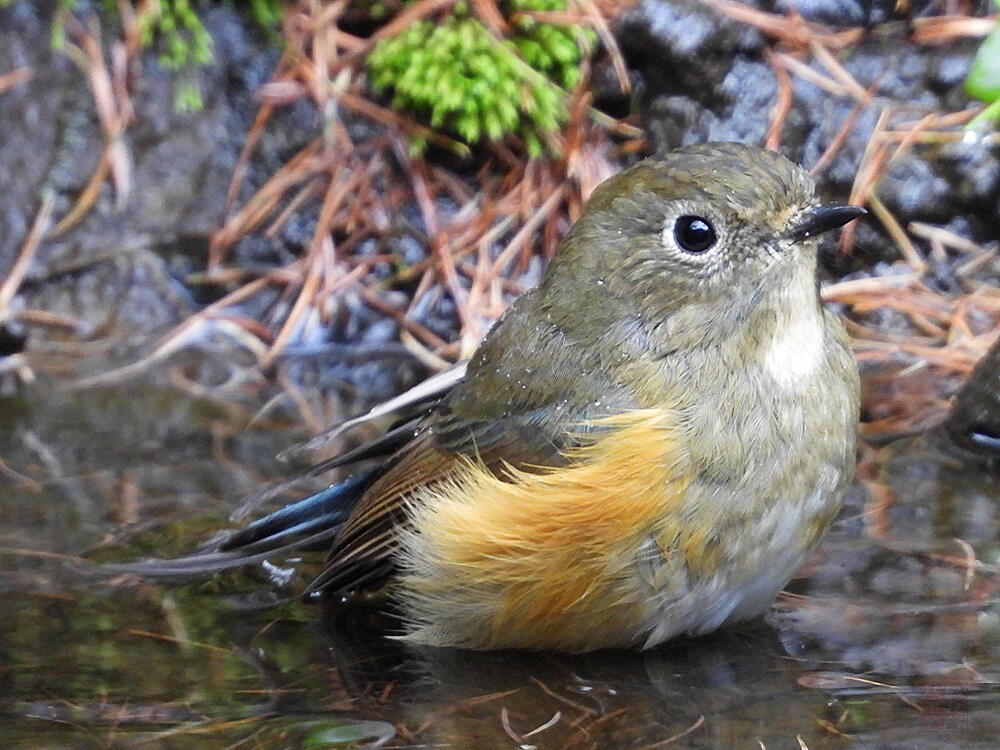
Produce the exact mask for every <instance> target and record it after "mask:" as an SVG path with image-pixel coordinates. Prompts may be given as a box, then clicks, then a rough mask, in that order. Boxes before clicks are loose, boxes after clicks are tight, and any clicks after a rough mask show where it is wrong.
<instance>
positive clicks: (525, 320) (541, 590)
mask: <svg viewBox="0 0 1000 750" xmlns="http://www.w3.org/2000/svg"><path fill="white" fill-rule="evenodd" d="M864 214H865V210H864V209H862V208H860V207H857V206H851V205H841V204H825V203H822V202H820V201H819V199H818V198H817V195H816V186H815V183H814V181H813V179H812V178H811V177H810V176H809V174H808V173H807V172H806V171H805V170H804V169H802V168H801V167H799V166H798V165H796V164H794V163H793V162H791V161H789V160H788V159H786V158H785V157H783V156H781V155H779V154H778V153H776V152H773V151H769V150H765V149H762V148H759V147H756V146H752V145H746V144H737V143H721V142H719V143H704V144H698V145H692V146H686V147H682V148H678V149H676V150H673V151H670V152H667V153H664V154H662V155H659V156H656V157H650V158H648V159H645V160H643V161H640V162H638V163H636V164H635V165H633V166H631V167H629V168H627V169H625V170H623V171H621V172H620V173H618V174H617V175H615V176H613V177H611V178H610V179H608V180H606V181H605V182H604V183H602V184H601V185H600V186H598V187H597V188H596V189H595V191H594V192H593V194H592V196H591V197H590V199H589V201H588V202H587V204H586V206H585V208H584V211H583V212H582V215H581V216H580V218H579V219H578V220H577V221H576V223H575V224H574V225H573V226H572V227H571V229H570V230H569V231H568V233H567V234H566V236H565V237H564V238H563V240H562V242H561V244H560V246H559V248H558V250H557V252H556V254H555V255H554V257H553V259H552V261H551V263H550V265H549V267H548V269H547V270H546V273H545V274H544V276H543V278H542V280H541V281H540V283H539V284H538V286H536V287H535V288H533V289H531V290H529V291H527V292H525V293H524V294H523V295H521V296H520V297H518V298H517V299H516V300H514V302H513V303H512V304H511V305H510V307H509V308H508V310H507V311H506V312H505V313H504V314H503V315H502V316H501V317H500V318H499V319H498V320H497V321H496V323H495V324H494V325H493V327H492V328H491V329H490V330H489V331H488V332H487V334H486V336H485V337H484V339H483V341H482V343H481V344H480V345H479V347H478V349H477V350H476V351H475V352H474V354H473V355H472V357H471V358H470V359H469V360H468V361H467V362H465V363H463V364H461V365H459V366H457V367H456V368H454V369H453V370H452V371H450V372H446V373H445V374H443V375H439V376H436V377H435V378H432V380H431V381H430V382H429V383H428V384H427V385H425V386H423V387H418V390H416V391H415V392H414V393H413V394H411V395H410V396H409V397H405V396H404V397H402V398H400V399H397V401H396V402H394V403H391V404H389V405H387V407H386V408H383V409H381V410H376V412H377V413H378V414H383V413H385V412H393V411H395V412H397V414H402V415H403V416H400V417H399V418H398V420H397V422H396V423H395V424H394V425H393V426H392V427H391V428H390V429H388V430H387V431H386V432H385V433H384V434H383V435H381V436H380V437H378V438H375V439H374V440H372V441H370V442H368V443H365V444H363V445H361V446H359V447H357V448H355V449H353V450H351V451H348V452H347V453H345V454H343V455H341V456H339V457H337V458H335V459H334V460H332V461H330V462H328V463H327V465H326V467H327V468H329V467H333V466H349V465H353V464H359V465H360V466H361V468H359V469H358V470H356V471H355V472H354V473H353V474H351V475H349V476H348V477H347V478H346V479H344V480H342V481H340V482H338V483H336V484H333V485H332V486H330V487H329V488H327V489H326V490H323V491H321V492H319V493H317V494H316V495H314V496H312V497H309V498H306V499H305V500H301V501H299V502H297V503H293V504H292V505H290V506H287V507H285V508H283V509H281V510H278V511H276V512H275V513H272V514H271V515H269V516H266V517H264V518H262V519H259V520H257V521H254V522H252V523H251V524H249V525H248V526H246V527H245V528H243V529H241V530H238V531H235V532H233V533H230V534H229V535H228V536H226V537H225V538H224V539H223V540H222V541H221V542H219V543H218V544H217V545H216V546H215V547H214V548H213V549H211V550H208V551H204V552H202V553H199V554H195V555H192V556H190V557H188V558H181V559H179V560H176V561H165V562H166V563H167V564H166V565H165V566H164V565H161V566H159V567H156V566H150V567H147V568H146V570H147V572H150V571H156V570H158V571H159V572H165V573H167V574H169V573H170V572H175V573H176V572H184V571H186V572H195V573H203V572H208V571H212V570H218V569H222V568H227V567H233V566H236V565H244V564H249V563H251V562H255V561H260V560H265V559H269V558H272V557H274V556H275V555H279V554H281V553H285V552H287V551H289V550H292V549H298V548H300V547H305V546H314V545H316V544H317V543H319V544H321V545H323V546H325V547H326V548H327V549H328V551H327V555H326V559H325V561H324V563H323V567H322V570H321V572H320V573H319V574H318V577H317V578H316V579H315V580H314V581H313V583H312V584H311V585H310V586H309V592H320V593H321V594H322V596H324V597H326V598H327V599H337V600H340V599H350V597H351V596H353V595H357V594H360V593H365V592H378V593H379V596H380V598H379V601H384V602H385V604H384V606H385V608H386V610H387V611H389V612H391V614H392V616H393V618H394V620H395V621H396V622H397V623H398V626H397V628H396V631H395V633H394V634H393V635H392V636H391V637H395V638H399V639H402V640H403V641H406V642H409V643H412V644H416V645H420V646H429V647H454V648H464V649H505V648H517V649H526V650H543V651H561V652H586V651H593V650H596V649H605V648H621V649H648V648H653V647H655V646H658V645H660V644H662V643H664V642H666V641H668V640H670V639H672V638H675V637H679V636H698V635H701V634H704V633H708V632H711V631H713V630H716V629H717V628H720V627H722V626H724V625H729V624H731V623H735V622H739V621H742V620H747V619H751V618H754V617H757V616H759V615H760V614H762V613H763V612H765V611H766V610H767V609H768V607H769V606H770V604H771V602H772V601H773V600H774V598H775V597H776V596H777V594H778V593H779V592H780V590H781V589H782V588H783V587H784V586H785V584H786V583H787V582H788V581H789V580H790V579H791V577H792V576H793V575H794V574H795V573H796V571H797V570H798V569H799V568H800V567H801V566H802V564H803V563H804V562H805V561H806V559H807V558H808V556H809V555H810V553H811V551H812V550H813V549H814V548H815V547H816V545H817V543H818V542H819V540H820V537H821V535H822V534H823V532H824V530H825V529H826V528H827V526H828V525H829V524H830V523H831V521H832V519H833V518H834V517H835V516H836V515H837V513H838V511H839V509H840V507H841V505H842V502H843V498H844V495H845V492H846V490H847V488H848V486H849V484H850V482H851V480H852V477H853V473H854V466H855V459H856V456H855V451H856V446H855V440H856V427H857V422H858V419H859V390H860V386H859V379H858V370H857V365H856V362H855V360H854V357H853V355H852V353H851V349H850V345H849V340H848V337H847V334H846V333H845V330H844V328H843V326H842V324H841V323H840V321H839V319H838V317H837V316H836V314H835V313H834V312H833V311H830V310H827V309H825V308H824V307H823V305H822V303H821V299H820V294H819V281H818V270H817V269H818V239H817V238H818V236H819V235H821V234H823V233H825V232H828V231H831V230H834V229H837V228H838V227H841V226H843V225H845V224H846V223H847V222H849V221H851V220H853V219H856V218H858V217H860V216H862V215H864ZM398 407H403V408H398ZM170 563H173V564H172V565H171V564H170Z"/></svg>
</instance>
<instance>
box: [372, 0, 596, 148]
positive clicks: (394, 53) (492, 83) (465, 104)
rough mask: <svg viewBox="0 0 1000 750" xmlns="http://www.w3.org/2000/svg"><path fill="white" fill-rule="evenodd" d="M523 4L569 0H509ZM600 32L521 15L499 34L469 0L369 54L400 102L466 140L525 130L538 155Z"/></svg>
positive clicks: (380, 81) (508, 7)
mask: <svg viewBox="0 0 1000 750" xmlns="http://www.w3.org/2000/svg"><path fill="white" fill-rule="evenodd" d="M499 9H500V11H501V12H502V13H504V14H505V15H506V16H507V17H508V18H511V17H512V16H514V15H515V13H516V12H517V11H525V10H541V11H549V10H551V11H563V10H565V9H566V2H565V0H510V1H509V2H503V3H500V4H499ZM593 41H594V39H593V32H591V31H589V30H583V29H579V28H574V27H567V26H555V25H552V24H546V23H538V22H536V21H535V20H534V19H531V18H527V17H523V16H522V17H521V18H520V19H518V20H517V21H515V22H514V23H513V24H512V27H511V33H510V35H509V36H508V37H507V38H505V39H498V38H496V37H495V36H493V34H491V33H490V31H489V30H488V29H487V28H485V27H484V26H483V25H482V23H480V22H479V20H478V19H477V18H476V17H475V16H473V15H472V14H471V13H470V12H469V11H468V9H467V8H466V7H465V6H464V4H463V3H459V4H458V5H456V6H455V8H454V10H453V12H452V13H451V15H450V16H448V17H447V18H446V19H445V20H443V21H441V22H438V21H436V20H429V19H424V20H420V21H416V22H414V23H412V24H410V25H409V26H407V28H406V29H404V30H403V31H402V32H401V33H400V34H398V35H397V36H394V37H391V38H388V39H384V40H382V41H380V42H379V43H378V44H377V45H375V48H374V49H373V50H372V52H371V54H370V55H369V56H368V60H367V66H368V71H369V74H370V76H371V81H372V85H373V87H374V88H375V89H376V90H379V91H391V92H392V102H393V106H395V107H397V108H399V109H405V110H409V111H411V112H413V113H415V114H416V115H417V116H418V117H421V118H423V119H424V120H425V121H426V122H427V123H428V124H429V125H430V126H431V127H432V128H435V129H441V130H445V131H449V132H451V133H452V134H454V135H457V136H458V137H459V138H460V139H461V140H463V141H465V142H466V143H469V144H472V143H476V142H478V141H481V140H483V139H492V140H498V139H500V138H502V137H504V136H505V135H507V134H514V135H517V136H519V137H520V138H521V139H522V140H523V141H524V143H525V145H526V146H527V148H528V151H529V153H530V154H532V155H537V154H539V153H540V152H541V151H542V144H543V142H544V139H545V136H546V135H547V134H549V133H552V132H554V131H556V130H557V129H558V128H559V126H560V125H561V124H562V123H563V122H565V120H566V116H567V112H566V92H567V90H568V89H570V88H572V87H573V86H574V85H575V84H576V82H577V81H578V80H579V75H580V70H579V62H580V58H581V51H580V43H581V42H582V43H584V44H592V43H593Z"/></svg>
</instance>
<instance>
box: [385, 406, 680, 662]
mask: <svg viewBox="0 0 1000 750" xmlns="http://www.w3.org/2000/svg"><path fill="white" fill-rule="evenodd" d="M596 424H597V425H598V426H603V427H605V428H606V429H605V430H603V431H601V432H600V433H598V436H597V437H596V438H594V439H593V440H592V442H590V443H588V444H586V445H584V446H582V447H576V448H572V449H570V450H568V451H567V452H566V454H565V455H566V458H567V459H568V460H569V465H568V466H565V467H561V468H552V467H539V468H537V469H535V470H530V471H529V470H522V469H515V468H513V467H510V466H508V467H506V468H505V469H504V470H503V471H502V472H501V476H499V477H498V476H496V475H495V474H494V473H492V472H491V471H490V470H489V469H487V467H486V466H484V465H483V464H482V463H481V462H478V461H475V460H467V461H464V462H463V463H462V464H461V465H460V467H459V468H458V469H457V470H456V471H454V472H453V473H452V474H451V475H450V476H449V477H448V478H447V479H444V480H441V481H438V482H435V483H433V484H431V485H429V486H425V487H421V488H419V489H417V490H415V491H414V492H413V494H412V495H410V496H409V498H408V499H407V507H408V510H409V513H410V515H411V519H412V525H410V526H409V528H408V529H407V530H405V531H402V532H401V536H400V542H401V547H402V549H401V552H402V555H401V559H402V568H403V575H402V577H401V580H400V582H399V583H400V586H399V589H398V595H399V598H400V599H401V601H402V603H403V605H404V606H403V611H405V612H407V614H408V619H409V620H410V626H411V637H412V638H413V639H414V640H418V641H420V642H424V643H435V644H439V645H449V644H461V645H472V646H474V647H478V648H502V647H505V646H508V645H509V646H514V645H517V646H519V647H528V648H539V649H543V648H550V647H560V648H563V649H570V650H585V649H592V648H595V647H596V646H600V645H602V644H605V645H626V644H623V643H622V638H623V636H622V634H623V633H634V634H635V635H634V636H629V638H636V639H638V638H640V633H639V632H638V631H639V627H638V625H639V623H640V622H641V621H642V620H643V617H644V614H645V612H646V604H647V601H648V599H649V598H650V597H651V596H653V595H654V594H655V593H656V592H655V590H653V589H652V588H651V587H650V586H649V584H648V583H646V582H645V580H644V579H643V577H642V576H641V575H640V572H639V568H638V564H637V563H638V561H637V550H640V549H643V548H644V546H646V547H648V542H649V541H650V540H653V541H654V543H656V542H658V541H659V540H660V539H662V538H663V536H664V535H668V536H673V534H672V533H670V532H669V531H668V529H667V528H665V524H671V519H672V518H674V517H675V514H676V510H677V508H678V506H679V505H680V504H681V502H682V500H683V496H684V490H685V488H686V487H687V485H688V482H689V478H690V470H689V466H688V460H687V454H686V451H685V450H684V447H683V445H682V442H681V435H680V434H679V431H678V429H677V427H676V424H677V423H676V419H675V417H674V415H673V414H672V413H671V412H670V411H668V410H665V409H644V410H636V411H631V412H628V413H625V414H622V415H618V416H615V417H611V418H607V419H604V420H600V421H598V422H597V423H596Z"/></svg>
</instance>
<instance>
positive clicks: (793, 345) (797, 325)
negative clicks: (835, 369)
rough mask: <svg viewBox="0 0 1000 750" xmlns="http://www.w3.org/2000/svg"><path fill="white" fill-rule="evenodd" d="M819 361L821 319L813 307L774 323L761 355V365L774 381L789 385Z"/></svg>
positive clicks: (818, 363) (820, 352) (798, 379)
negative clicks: (785, 321)
mask: <svg viewBox="0 0 1000 750" xmlns="http://www.w3.org/2000/svg"><path fill="white" fill-rule="evenodd" d="M822 361H823V319H822V318H821V317H820V314H819V311H817V313H816V314H815V315H805V316H799V317H797V318H796V319H795V320H794V321H792V322H790V323H788V324H786V325H779V326H778V329H777V330H776V331H775V332H774V337H773V338H772V339H771V344H770V345H769V346H768V348H767V353H766V354H765V355H764V368H765V369H766V370H767V372H768V373H769V374H770V375H771V377H773V378H774V380H775V381H776V382H777V383H778V385H780V386H782V387H784V388H788V389H792V388H795V387H796V386H797V385H798V384H799V383H800V381H801V380H802V379H803V378H805V377H807V376H809V375H811V374H813V373H814V372H815V371H816V369H817V368H818V367H819V366H820V364H821V363H822Z"/></svg>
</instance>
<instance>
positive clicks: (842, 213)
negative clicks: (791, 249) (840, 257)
mask: <svg viewBox="0 0 1000 750" xmlns="http://www.w3.org/2000/svg"><path fill="white" fill-rule="evenodd" d="M867 213H868V212H867V211H865V210H864V209H863V208H861V207H860V206H816V208H810V209H809V210H808V211H806V212H805V214H803V216H802V218H801V219H799V223H798V224H796V225H795V226H794V227H792V229H791V231H789V233H788V236H789V238H790V239H791V240H793V241H794V242H801V241H802V240H805V239H808V238H810V237H815V236H816V235H817V234H822V233H823V232H829V231H830V230H831V229H836V228H837V227H842V226H844V224H846V223H847V222H849V221H851V220H852V219H856V218H858V217H859V216H864V215H865V214H867Z"/></svg>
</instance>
